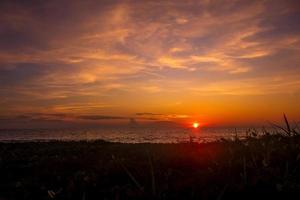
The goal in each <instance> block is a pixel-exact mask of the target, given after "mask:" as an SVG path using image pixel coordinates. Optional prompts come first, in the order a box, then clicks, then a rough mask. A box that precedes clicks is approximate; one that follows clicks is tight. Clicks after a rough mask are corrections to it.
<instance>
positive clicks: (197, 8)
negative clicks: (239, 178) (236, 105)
mask: <svg viewBox="0 0 300 200" xmlns="http://www.w3.org/2000/svg"><path fill="white" fill-rule="evenodd" d="M299 11H300V7H299V3H298V2H297V1H269V0H267V1H248V0H247V1H229V0H228V1H197V0H192V1H188V2H182V1H180V0H176V1H157V2H154V1H138V2H133V1H125V2H124V1H118V0H116V1H106V0H101V1H93V0H91V1H77V0H75V1H72V3H71V2H70V1H41V2H35V1H26V2H21V1H2V2H1V5H0V13H1V14H0V23H1V31H0V36H1V37H0V83H1V85H0V98H1V101H0V104H1V108H0V109H1V111H3V112H5V113H9V112H20V113H26V112H45V111H46V112H54V113H55V112H62V113H77V115H81V114H82V115H83V114H87V115H88V114H95V113H96V114H97V113H100V114H101V113H110V111H111V112H112V113H113V114H114V115H116V116H118V115H119V114H118V113H122V114H123V113H125V114H128V113H132V112H136V111H132V108H133V107H134V106H136V105H137V104H138V103H137V99H139V101H141V102H142V103H141V104H143V106H144V107H145V108H143V109H145V110H150V111H151V110H152V109H154V111H155V110H158V111H159V110H161V108H162V107H164V106H165V105H169V104H170V102H180V101H181V98H183V96H186V97H187V98H188V97H190V98H192V97H193V95H194V93H197V92H199V93H201V94H205V95H210V96H216V95H219V94H227V95H232V94H238V95H246V94H270V93H272V94H275V93H277V94H278V93H284V92H286V93H289V92H291V93H297V92H298V91H299V87H300V86H299V83H298V82H297V80H298V79H299V78H300V77H299V75H298V74H300V73H299V64H300V59H299V56H298V55H299V53H300V37H299V35H300V34H299V33H300V29H299V26H297V25H298V24H299V20H300V17H299ZM280 74H281V75H283V76H284V77H283V78H281V79H278V81H274V80H273V79H274V77H278V76H279V75H280ZM281 85H284V86H286V87H289V91H287V90H284V88H283V87H282V86H281ZM154 104H156V105H154ZM156 106H157V107H159V108H160V109H159V108H157V107H156ZM137 110H138V109H137ZM169 112H170V113H172V111H169Z"/></svg>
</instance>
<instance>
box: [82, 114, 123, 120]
mask: <svg viewBox="0 0 300 200" xmlns="http://www.w3.org/2000/svg"><path fill="white" fill-rule="evenodd" d="M77 118H79V119H87V120H119V119H128V118H125V117H120V116H106V115H82V116H78V117H77Z"/></svg>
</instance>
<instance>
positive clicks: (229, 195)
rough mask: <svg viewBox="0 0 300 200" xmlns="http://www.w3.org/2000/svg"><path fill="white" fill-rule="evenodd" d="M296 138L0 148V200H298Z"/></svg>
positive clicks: (299, 143)
mask: <svg viewBox="0 0 300 200" xmlns="http://www.w3.org/2000/svg"><path fill="white" fill-rule="evenodd" d="M294 195H298V196H299V195H300V136H299V135H298V134H294V135H293V136H285V135H283V134H278V135H268V134H266V135H264V136H262V137H259V138H258V137H255V136H251V137H249V138H247V139H246V140H243V141H240V140H238V139H236V140H231V141H228V140H222V141H219V142H213V143H206V144H196V143H182V144H119V143H108V142H104V141H95V142H29V143H0V199H1V200H15V199H28V200H35V199H36V200H43V199H80V200H92V199H116V200H117V199H233V198H238V199H253V198H256V199H266V198H267V199H298V198H299V197H298V198H297V197H296V196H294Z"/></svg>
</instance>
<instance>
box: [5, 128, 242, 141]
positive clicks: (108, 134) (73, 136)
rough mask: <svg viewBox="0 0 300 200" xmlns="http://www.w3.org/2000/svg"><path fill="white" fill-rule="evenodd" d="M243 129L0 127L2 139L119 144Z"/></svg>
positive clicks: (202, 137) (226, 134) (238, 133)
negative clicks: (7, 128)
mask: <svg viewBox="0 0 300 200" xmlns="http://www.w3.org/2000/svg"><path fill="white" fill-rule="evenodd" d="M246 132H247V129H245V128H199V129H192V128H145V127H136V128H124V127H123V128H120V127H119V128H90V129H88V128H80V129H25V130H22V129H14V130H12V129H10V130H5V129H2V130H0V141H2V142H25V141H51V140H60V141H82V140H84V141H91V140H99V139H100V140H105V141H109V142H121V143H179V142H188V141H190V140H191V139H192V141H194V142H210V141H215V140H219V139H221V138H226V139H229V138H234V137H238V138H241V139H242V138H244V137H245V136H246Z"/></svg>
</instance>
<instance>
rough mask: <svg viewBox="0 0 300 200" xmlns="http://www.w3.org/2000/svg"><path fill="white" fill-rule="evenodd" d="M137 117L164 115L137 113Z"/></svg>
mask: <svg viewBox="0 0 300 200" xmlns="http://www.w3.org/2000/svg"><path fill="white" fill-rule="evenodd" d="M135 115H138V116H145V115H146V116H159V115H163V114H159V113H148V112H143V113H135Z"/></svg>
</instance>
